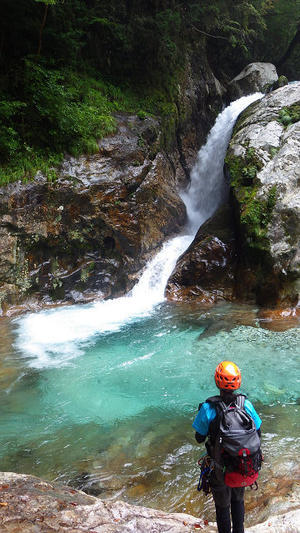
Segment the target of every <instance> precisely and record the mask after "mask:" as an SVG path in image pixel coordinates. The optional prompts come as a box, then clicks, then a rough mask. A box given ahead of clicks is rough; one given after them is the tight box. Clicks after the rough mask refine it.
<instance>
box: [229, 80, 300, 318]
mask: <svg viewBox="0 0 300 533" xmlns="http://www.w3.org/2000/svg"><path fill="white" fill-rule="evenodd" d="M299 150H300V83H299V82H296V83H293V84H290V85H286V86H284V87H282V88H280V89H278V90H276V91H274V92H272V93H270V94H268V95H266V96H265V97H264V98H263V99H262V100H260V101H258V102H255V103H254V104H252V105H251V106H249V108H248V109H246V111H244V112H243V113H242V114H241V116H240V118H239V120H238V122H237V124H236V127H235V129H234V132H233V137H232V140H231V142H230V145H229V150H228V153H227V156H226V165H227V168H228V169H229V174H230V179H231V187H232V196H233V200H234V205H235V213H236V220H237V223H238V227H239V243H240V250H239V256H240V263H239V269H238V277H237V293H238V295H239V296H240V297H243V298H246V299H248V300H249V299H251V298H252V299H253V300H255V301H256V302H257V303H259V304H260V305H262V306H265V307H267V306H269V307H274V306H276V307H281V308H285V307H295V306H296V305H297V303H298V299H299V274H300V261H299V258H300V249H299V235H300V222H299V221H300V195H299V180H300V167H299Z"/></svg>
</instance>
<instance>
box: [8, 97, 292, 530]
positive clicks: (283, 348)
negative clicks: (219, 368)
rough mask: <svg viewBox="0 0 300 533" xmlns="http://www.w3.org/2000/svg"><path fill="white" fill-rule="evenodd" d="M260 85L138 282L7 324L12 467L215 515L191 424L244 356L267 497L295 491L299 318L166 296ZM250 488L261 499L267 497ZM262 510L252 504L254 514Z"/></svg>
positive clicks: (211, 152)
mask: <svg viewBox="0 0 300 533" xmlns="http://www.w3.org/2000/svg"><path fill="white" fill-rule="evenodd" d="M261 96H262V95H259V94H256V95H250V96H249V97H244V98H241V99H240V100H238V101H236V102H233V103H232V104H231V106H229V107H228V108H226V109H225V110H224V111H223V112H222V113H221V114H220V115H219V117H218V118H217V121H216V124H215V126H214V127H213V128H212V130H211V132H210V134H209V136H208V140H207V144H206V145H205V146H204V147H202V148H201V150H200V152H199V155H198V161H197V164H196V165H195V168H194V170H193V172H192V180H191V186H190V188H189V190H188V191H186V192H185V193H184V194H183V195H182V197H183V199H184V201H185V203H186V207H187V214H188V219H189V224H188V226H187V228H186V229H185V231H186V234H184V233H183V234H182V235H178V236H177V237H175V238H174V239H172V240H170V241H168V242H166V243H165V244H164V246H163V247H162V249H161V250H160V251H159V252H158V254H157V255H156V256H155V257H154V258H153V260H151V261H150V262H149V263H148V265H147V267H146V269H145V271H144V273H143V275H142V276H141V278H140V280H139V282H138V283H137V284H136V286H135V287H134V288H133V290H132V291H131V293H129V294H128V295H126V296H125V297H122V298H118V299H115V300H108V301H105V302H101V301H99V302H94V303H93V304H89V305H85V306H83V305H82V306H79V305H76V306H72V307H65V308H60V309H59V308H57V309H52V310H49V311H44V312H41V313H35V314H28V315H25V316H23V317H20V318H18V319H14V320H8V319H2V320H1V321H0V384H1V387H0V405H1V417H0V445H1V447H0V450H1V451H0V454H1V465H2V466H1V468H2V470H12V471H15V472H21V473H27V474H35V475H38V476H40V477H44V478H45V479H48V480H54V479H56V480H61V481H63V482H64V483H69V484H70V485H72V486H75V487H78V488H83V489H84V490H86V491H88V492H90V493H92V494H96V495H100V496H101V497H103V498H110V499H116V498H121V499H125V500H127V501H129V502H132V503H137V504H144V505H148V506H152V507H156V508H161V509H165V510H168V511H187V512H190V513H192V514H194V515H195V516H197V515H199V514H201V516H204V517H205V518H207V519H212V518H213V505H212V501H211V498H205V497H204V496H203V494H201V495H199V494H198V493H197V491H196V486H197V481H198V476H199V472H198V467H197V460H198V458H199V456H200V455H201V454H202V453H203V450H204V447H203V446H198V445H197V444H196V442H195V439H194V431H193V430H192V427H191V424H192V421H193V419H194V417H195V416H196V413H197V406H198V403H199V402H200V401H203V400H205V399H206V398H207V397H208V396H211V395H214V394H216V392H217V389H216V387H215V385H214V379H213V376H214V370H215V367H216V365H217V364H218V363H219V362H220V361H221V360H223V359H231V360H233V361H234V362H235V363H236V364H238V366H239V367H240V368H241V371H242V376H243V379H242V387H241V391H242V392H244V393H246V394H247V395H248V396H249V398H250V399H251V400H252V401H253V402H254V404H255V406H256V408H257V410H258V412H259V414H260V416H261V418H262V420H263V446H264V453H265V462H264V468H263V471H262V474H261V476H260V478H261V480H262V481H263V489H264V490H263V492H264V495H265V498H266V494H268V496H267V498H270V497H271V496H272V494H273V493H272V491H273V492H274V490H275V493H274V494H277V492H276V491H278V487H280V486H281V485H282V480H283V486H284V490H285V491H287V490H289V489H290V488H291V486H292V483H293V481H294V479H295V478H296V475H297V472H296V468H297V457H298V456H299V453H300V439H299V432H298V427H299V389H300V387H299V346H300V343H299V340H300V328H294V329H290V330H288V331H285V332H273V331H269V330H267V329H263V328H262V327H260V326H261V325H265V326H266V324H263V323H262V322H259V320H258V319H257V318H256V310H255V309H252V308H251V307H249V306H234V305H230V304H226V305H219V306H216V307H214V308H210V309H209V308H203V307H201V306H197V305H182V304H168V303H166V302H165V301H164V290H165V286H166V283H167V280H168V278H169V276H170V274H171V272H172V271H173V268H174V266H175V263H176V260H177V258H178V257H179V256H180V254H181V253H182V252H183V251H184V250H185V249H186V248H187V246H188V245H189V244H190V242H191V241H192V239H193V236H194V234H195V232H196V231H197V229H198V227H199V226H200V224H201V223H203V221H204V220H205V219H206V218H207V217H208V216H210V215H211V214H212V213H213V212H214V211H215V210H216V208H217V207H218V205H219V203H220V202H222V201H223V200H224V195H225V196H226V190H224V189H226V187H225V188H224V177H223V163H224V155H225V153H226V147H227V144H228V140H229V139H230V135H231V131H232V128H233V125H234V122H235V120H236V118H237V116H238V115H239V113H240V112H241V111H242V110H243V109H244V108H245V107H247V105H249V103H251V102H252V101H254V100H256V99H258V98H260V97H261ZM208 176H209V180H208V179H207V177H208ZM199 202H200V204H199ZM274 487H275V489H274ZM247 498H248V499H247V505H249V506H250V507H249V509H250V508H251V501H252V502H253V498H256V496H253V495H252V494H250V495H249V496H247ZM251 498H252V500H251ZM262 505H264V501H262ZM257 510H258V504H256V505H255V514H253V515H252V514H251V512H250V513H247V516H248V520H249V521H250V523H251V521H255V520H257Z"/></svg>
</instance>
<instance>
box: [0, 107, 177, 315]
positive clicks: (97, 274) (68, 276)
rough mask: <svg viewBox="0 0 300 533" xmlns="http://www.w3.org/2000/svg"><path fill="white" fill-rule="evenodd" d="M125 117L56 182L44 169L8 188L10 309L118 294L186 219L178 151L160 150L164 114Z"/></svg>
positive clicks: (5, 252)
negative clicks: (27, 303) (21, 304)
mask: <svg viewBox="0 0 300 533" xmlns="http://www.w3.org/2000/svg"><path fill="white" fill-rule="evenodd" d="M117 120H118V131H117V132H116V134H115V135H112V136H110V137H107V138H105V139H103V140H102V141H101V142H99V152H98V153H96V154H94V155H90V156H81V157H79V158H78V159H74V158H66V159H65V160H64V162H63V164H62V165H61V168H60V169H59V171H58V179H57V181H55V182H54V183H50V182H48V181H47V180H46V178H45V177H44V176H43V175H41V174H40V175H38V176H37V178H36V180H35V181H34V182H31V183H28V184H21V183H15V184H11V185H9V186H7V187H2V188H1V189H0V251H1V254H0V300H1V301H2V309H3V311H5V308H6V304H8V305H9V304H16V303H19V302H22V301H23V302H24V300H26V298H28V297H29V296H31V301H34V299H33V298H35V299H36V300H35V301H37V302H38V303H39V305H48V304H49V305H51V304H53V303H55V302H56V303H60V302H78V301H89V300H90V299H92V298H95V297H102V298H106V297H111V296H118V295H120V294H122V293H124V292H126V291H127V290H129V289H130V288H131V286H132V284H133V283H134V278H135V276H136V275H137V274H138V272H139V270H140V269H141V268H142V267H143V266H144V265H145V262H146V261H147V260H148V258H149V257H151V254H152V253H153V252H154V250H156V249H157V247H158V246H160V245H161V243H162V242H163V241H164V240H165V238H166V237H167V236H168V235H171V234H172V233H175V232H178V231H179V230H180V228H181V226H182V225H183V223H184V222H185V206H184V204H183V202H182V200H181V199H180V197H179V195H178V193H177V189H178V179H179V178H178V176H177V171H176V169H177V168H179V167H180V164H179V163H178V154H177V152H176V150H174V151H173V154H172V157H173V159H172V158H171V156H169V157H168V156H167V155H166V153H164V152H162V151H160V150H159V148H160V135H161V130H160V128H159V124H158V122H157V121H155V120H154V119H152V118H147V119H145V120H141V119H139V118H138V117H136V116H127V115H119V116H118V117H117ZM176 158H177V160H176Z"/></svg>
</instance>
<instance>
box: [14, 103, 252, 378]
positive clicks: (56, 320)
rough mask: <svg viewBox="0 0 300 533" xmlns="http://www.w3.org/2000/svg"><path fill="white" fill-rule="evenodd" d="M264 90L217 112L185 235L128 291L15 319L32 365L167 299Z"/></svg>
mask: <svg viewBox="0 0 300 533" xmlns="http://www.w3.org/2000/svg"><path fill="white" fill-rule="evenodd" d="M261 96H262V95H261V94H260V93H256V94H253V95H251V96H246V97H242V98H240V99H239V100H237V101H235V102H233V103H232V104H231V105H230V106H228V107H227V108H226V109H225V110H224V111H223V112H222V113H220V115H219V116H218V117H217V120H216V122H215V125H214V126H213V128H212V129H211V131H210V134H209V136H208V139H207V142H206V144H205V146H203V147H202V148H201V150H200V151H199V154H198V158H197V162H196V164H195V166H194V168H193V171H192V174H191V183H190V186H189V188H188V189H187V190H186V191H183V192H182V193H181V197H182V199H183V201H184V202H185V205H186V208H187V215H188V224H187V227H186V228H185V231H184V233H183V234H181V235H179V236H177V237H175V238H173V239H171V240H169V241H167V242H166V243H165V244H164V246H163V247H162V249H161V250H160V252H159V253H158V254H157V255H156V256H155V257H154V258H153V259H152V260H151V261H150V262H149V263H148V265H147V267H146V269H145V271H144V273H143V275H142V276H141V278H140V280H139V281H138V283H137V284H136V286H135V287H134V288H133V289H132V290H131V291H130V293H128V294H127V295H126V296H124V297H121V298H117V299H113V300H106V301H101V302H94V303H93V304H89V305H74V306H72V307H63V308H60V309H51V310H47V311H42V312H40V313H35V314H28V315H26V316H24V317H21V318H18V319H16V321H15V322H16V324H17V327H18V337H17V341H16V345H17V348H18V350H19V351H20V353H21V354H23V355H24V357H26V358H29V360H28V364H29V365H31V366H33V367H36V368H41V367H45V366H46V367H47V366H52V365H53V366H58V365H63V364H66V362H67V361H69V360H70V359H73V358H74V357H77V356H78V355H80V354H81V353H82V352H83V349H84V345H85V344H86V343H87V342H93V341H92V339H93V338H95V337H96V335H97V334H99V333H105V332H111V331H115V330H118V329H120V328H121V327H122V325H124V324H125V323H128V322H131V321H134V320H139V319H140V318H142V317H144V316H147V315H149V314H150V313H151V312H152V310H153V308H154V307H155V306H156V305H157V304H159V303H160V302H162V301H163V300H164V290H165V286H166V284H167V281H168V278H169V276H170V275H171V273H172V271H173V269H174V267H175V264H176V261H177V259H178V257H179V256H180V255H181V254H182V253H183V252H184V250H186V248H187V247H188V246H189V244H190V243H191V242H192V240H193V238H194V236H195V233H196V232H197V230H198V228H199V226H200V225H201V224H203V222H204V221H205V220H207V218H208V217H210V216H211V215H212V214H213V213H214V211H215V210H216V209H217V208H218V206H219V205H220V204H221V203H222V202H223V201H224V200H225V198H226V194H227V187H226V184H225V180H224V176H223V164H224V157H225V154H226V149H227V145H228V142H229V140H230V136H231V133H232V129H233V126H234V123H235V121H236V119H237V117H238V115H239V114H240V113H241V111H243V110H244V109H245V108H246V107H247V106H248V105H250V104H251V103H252V102H254V101H255V100H257V99H259V98H261Z"/></svg>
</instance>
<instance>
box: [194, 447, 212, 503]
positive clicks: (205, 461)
mask: <svg viewBox="0 0 300 533" xmlns="http://www.w3.org/2000/svg"><path fill="white" fill-rule="evenodd" d="M198 465H199V466H200V477H199V483H198V487H197V490H198V491H199V492H200V491H201V490H203V492H204V494H206V495H207V494H209V493H210V485H209V477H210V474H211V472H212V470H213V468H214V464H213V460H212V459H211V457H209V455H207V454H205V455H204V456H202V457H200V459H199V461H198Z"/></svg>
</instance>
